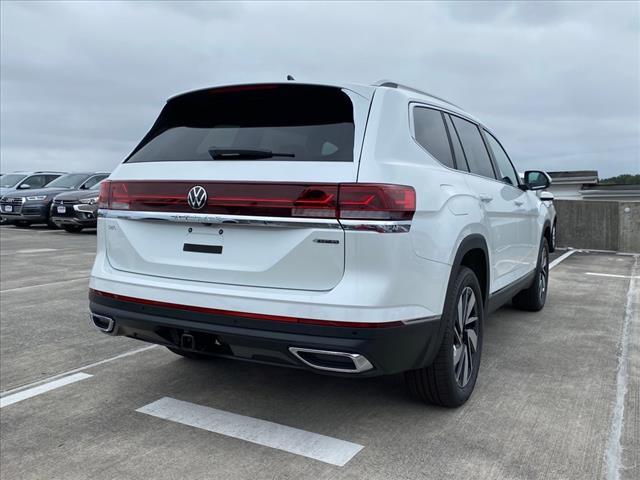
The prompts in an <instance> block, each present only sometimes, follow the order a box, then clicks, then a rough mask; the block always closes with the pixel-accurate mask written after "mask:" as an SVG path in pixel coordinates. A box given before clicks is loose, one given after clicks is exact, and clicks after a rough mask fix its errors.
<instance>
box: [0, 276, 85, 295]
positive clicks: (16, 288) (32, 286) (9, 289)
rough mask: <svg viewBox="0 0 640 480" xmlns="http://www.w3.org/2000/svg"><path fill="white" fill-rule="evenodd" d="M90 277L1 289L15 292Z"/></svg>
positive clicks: (83, 278) (4, 291) (3, 291)
mask: <svg viewBox="0 0 640 480" xmlns="http://www.w3.org/2000/svg"><path fill="white" fill-rule="evenodd" d="M88 279H89V276H88V275H87V276H84V277H79V278H71V279H69V280H60V281H58V282H49V283H39V284H37V285H25V286H24V287H15V288H7V289H6V290H0V293H8V292H15V291H19V290H27V289H29V288H40V287H50V286H52V285H61V284H64V283H71V282H79V281H80V280H82V281H84V282H86V281H87V280H88Z"/></svg>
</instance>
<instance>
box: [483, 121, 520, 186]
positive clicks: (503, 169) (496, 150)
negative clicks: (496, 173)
mask: <svg viewBox="0 0 640 480" xmlns="http://www.w3.org/2000/svg"><path fill="white" fill-rule="evenodd" d="M484 133H485V136H486V138H487V141H488V142H489V148H491V151H492V152H493V157H494V158H495V159H496V163H497V164H498V170H500V180H502V181H503V182H504V183H507V184H509V185H513V186H514V187H517V186H518V174H517V173H516V171H515V170H514V168H513V165H511V162H510V161H509V156H508V155H507V152H505V151H504V148H502V145H500V142H498V140H496V138H495V137H494V136H493V135H491V134H490V133H489V132H487V131H486V130H485V131H484Z"/></svg>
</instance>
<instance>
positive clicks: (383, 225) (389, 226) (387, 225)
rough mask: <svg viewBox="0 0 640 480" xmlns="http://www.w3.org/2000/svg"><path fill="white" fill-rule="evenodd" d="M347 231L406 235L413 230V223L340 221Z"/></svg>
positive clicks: (404, 221)
mask: <svg viewBox="0 0 640 480" xmlns="http://www.w3.org/2000/svg"><path fill="white" fill-rule="evenodd" d="M340 224H341V225H342V228H344V229H345V230H357V231H370V232H378V233H406V232H408V231H409V230H411V222H410V221H407V220H402V221H389V220H386V221H385V220H342V219H341V220H340Z"/></svg>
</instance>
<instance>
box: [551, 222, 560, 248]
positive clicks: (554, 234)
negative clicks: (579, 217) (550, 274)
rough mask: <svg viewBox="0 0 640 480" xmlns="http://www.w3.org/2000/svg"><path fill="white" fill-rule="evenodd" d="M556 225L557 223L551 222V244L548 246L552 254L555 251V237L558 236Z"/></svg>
mask: <svg viewBox="0 0 640 480" xmlns="http://www.w3.org/2000/svg"><path fill="white" fill-rule="evenodd" d="M556 225H557V222H553V227H551V235H550V236H551V244H550V245H549V251H550V252H552V253H553V252H555V251H556V235H557V234H558V232H557V230H556Z"/></svg>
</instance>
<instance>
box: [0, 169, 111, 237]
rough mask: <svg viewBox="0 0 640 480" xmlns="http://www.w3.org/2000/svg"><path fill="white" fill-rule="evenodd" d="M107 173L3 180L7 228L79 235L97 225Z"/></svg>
mask: <svg viewBox="0 0 640 480" xmlns="http://www.w3.org/2000/svg"><path fill="white" fill-rule="evenodd" d="M108 176H109V173H107V172H76V173H62V172H19V173H11V174H6V175H3V176H2V177H0V185H1V186H2V191H1V197H0V216H1V218H2V223H3V224H5V225H6V224H12V225H17V226H21V227H28V226H30V225H32V224H38V223H44V224H47V225H48V226H49V227H51V228H58V227H59V228H64V229H65V230H67V231H68V232H79V231H80V230H82V229H83V228H87V227H88V228H94V227H95V226H96V223H97V219H96V218H97V215H96V213H97V209H98V193H99V185H100V182H101V181H102V180H104V179H105V178H107V177H108Z"/></svg>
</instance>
